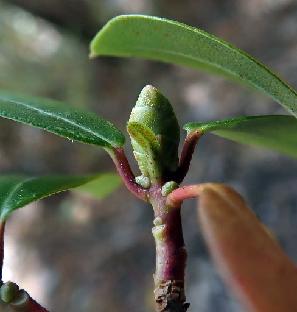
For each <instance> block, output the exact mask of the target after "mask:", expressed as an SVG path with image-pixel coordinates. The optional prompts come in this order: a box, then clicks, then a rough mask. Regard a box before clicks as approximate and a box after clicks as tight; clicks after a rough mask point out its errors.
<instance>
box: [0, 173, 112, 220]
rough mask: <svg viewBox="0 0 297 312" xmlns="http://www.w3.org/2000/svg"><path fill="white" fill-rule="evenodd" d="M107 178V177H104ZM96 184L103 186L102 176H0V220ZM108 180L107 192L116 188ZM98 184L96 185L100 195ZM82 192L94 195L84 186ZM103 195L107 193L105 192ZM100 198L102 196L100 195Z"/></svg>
mask: <svg viewBox="0 0 297 312" xmlns="http://www.w3.org/2000/svg"><path fill="white" fill-rule="evenodd" d="M105 177H107V176H105ZM97 179H98V182H100V184H101V185H102V186H103V189H104V187H105V186H104V183H105V182H106V181H105V178H104V175H92V176H44V177H24V176H0V220H2V221H5V220H6V219H7V218H8V217H9V215H10V214H11V213H12V212H13V211H14V210H16V209H18V208H21V207H24V206H25V205H28V204H30V203H32V202H34V201H37V200H39V199H41V198H44V197H47V196H50V195H52V194H55V193H59V192H62V191H66V190H69V189H71V188H76V187H78V186H81V185H84V184H87V183H90V182H92V181H93V182H94V183H95V182H96V180H97ZM108 179H109V191H110V192H111V191H112V190H114V189H115V188H116V187H117V186H118V182H117V181H115V180H114V181H111V179H110V176H109V177H108ZM100 184H99V183H97V187H98V192H99V193H100V187H101V186H100ZM83 191H84V192H89V193H93V194H94V193H95V190H94V189H93V188H90V187H88V186H87V185H86V187H85V188H84V190H83ZM105 194H106V195H107V194H108V192H107V190H105ZM101 195H102V196H103V195H104V194H101Z"/></svg>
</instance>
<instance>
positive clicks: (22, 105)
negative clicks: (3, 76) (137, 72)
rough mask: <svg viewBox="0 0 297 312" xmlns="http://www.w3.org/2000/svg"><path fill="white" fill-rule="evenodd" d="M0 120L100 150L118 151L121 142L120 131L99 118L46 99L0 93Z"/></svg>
mask: <svg viewBox="0 0 297 312" xmlns="http://www.w3.org/2000/svg"><path fill="white" fill-rule="evenodd" d="M0 116H2V117H4V118H8V119H12V120H15V121H19V122H22V123H25V124H28V125H31V126H34V127H37V128H41V129H44V130H46V131H48V132H52V133H55V134H57V135H59V136H62V137H66V138H67V139H70V140H74V141H79V142H83V143H88V144H94V145H99V146H102V147H104V148H109V149H110V148H112V147H121V146H122V145H123V144H124V141H125V137H124V136H123V134H122V133H121V132H120V130H118V129H117V128H116V127H115V126H114V125H112V124H111V123H110V122H108V121H106V120H104V119H102V118H101V117H99V116H97V115H95V114H93V113H90V112H86V111H84V110H81V109H78V108H74V107H71V106H67V105H66V104H64V103H62V102H58V101H53V100H49V99H44V98H35V97H28V96H17V95H12V94H9V93H7V92H3V91H0Z"/></svg>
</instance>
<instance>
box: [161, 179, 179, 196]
mask: <svg viewBox="0 0 297 312" xmlns="http://www.w3.org/2000/svg"><path fill="white" fill-rule="evenodd" d="M177 188H178V184H177V183H176V182H174V181H169V182H167V183H165V184H164V185H163V186H162V190H161V193H162V196H167V195H169V194H170V193H171V192H172V191H174V190H175V189H177Z"/></svg>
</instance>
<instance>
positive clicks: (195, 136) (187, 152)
mask: <svg viewBox="0 0 297 312" xmlns="http://www.w3.org/2000/svg"><path fill="white" fill-rule="evenodd" d="M201 136H202V133H201V132H198V131H195V132H192V133H190V134H189V135H187V137H186V139H185V141H184V145H183V148H182V151H181V155H180V160H179V165H178V168H177V170H176V172H175V173H174V175H173V176H174V178H173V179H172V180H174V181H176V182H177V183H178V184H180V183H181V182H182V181H183V179H184V178H185V176H186V174H187V173H188V171H189V168H190V163H191V160H192V156H193V153H194V150H195V147H196V144H197V142H198V140H199V138H200V137H201Z"/></svg>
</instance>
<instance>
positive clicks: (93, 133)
mask: <svg viewBox="0 0 297 312" xmlns="http://www.w3.org/2000/svg"><path fill="white" fill-rule="evenodd" d="M6 101H8V102H9V103H12V104H18V105H20V106H23V107H25V108H26V109H28V110H30V109H31V110H33V111H37V112H38V113H40V114H41V115H42V114H44V115H47V116H49V117H51V118H52V119H55V118H56V119H57V120H62V121H64V122H65V123H68V124H69V125H72V126H76V127H78V128H79V129H81V130H84V131H86V132H87V133H89V134H92V135H94V136H95V137H97V138H99V139H100V140H102V141H104V142H106V143H108V144H110V145H112V142H110V141H109V140H106V138H103V137H102V136H100V135H98V133H96V132H94V131H92V130H91V129H89V128H86V127H84V126H82V125H80V124H77V123H75V122H73V121H71V120H69V119H65V118H64V117H62V116H60V115H56V114H54V113H52V112H47V111H44V110H41V109H39V108H37V107H33V106H30V105H27V104H25V103H23V102H20V101H18V100H10V99H6ZM10 119H17V118H13V117H10ZM38 128H40V129H44V128H42V127H40V126H38ZM47 130H48V129H47ZM48 131H49V132H53V131H52V130H48ZM69 139H71V138H69Z"/></svg>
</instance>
